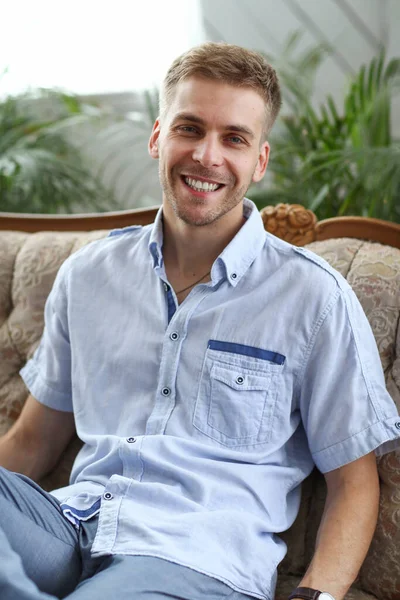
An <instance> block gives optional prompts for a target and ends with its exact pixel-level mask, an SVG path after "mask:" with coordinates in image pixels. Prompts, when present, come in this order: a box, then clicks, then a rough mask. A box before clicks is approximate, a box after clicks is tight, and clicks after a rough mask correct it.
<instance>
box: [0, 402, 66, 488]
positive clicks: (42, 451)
mask: <svg viewBox="0 0 400 600" xmlns="http://www.w3.org/2000/svg"><path fill="white" fill-rule="evenodd" d="M74 431H75V423H74V416H73V414H72V413H70V412H62V411H59V410H54V409H53V408H49V407H48V406H45V405H44V404H41V403H40V402H38V401H37V400H35V398H33V396H29V397H28V399H27V401H26V403H25V405H24V408H23V410H22V412H21V415H20V417H19V419H18V420H17V422H16V423H15V424H14V425H13V427H11V429H10V430H9V431H8V432H7V433H6V434H5V435H4V436H3V437H2V438H0V465H1V466H2V467H5V468H6V469H8V470H10V471H16V472H18V473H23V474H24V475H28V477H31V478H32V479H34V480H39V479H41V478H42V477H43V476H44V475H46V474H47V473H48V472H49V471H51V469H52V468H53V467H54V466H55V465H56V463H57V461H58V460H59V458H60V456H61V453H62V452H63V450H64V449H65V448H66V446H67V444H68V442H69V441H70V440H71V438H72V436H73V434H74Z"/></svg>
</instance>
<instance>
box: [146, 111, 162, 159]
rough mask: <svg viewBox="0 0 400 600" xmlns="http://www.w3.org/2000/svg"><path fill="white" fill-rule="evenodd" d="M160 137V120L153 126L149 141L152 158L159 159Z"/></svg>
mask: <svg viewBox="0 0 400 600" xmlns="http://www.w3.org/2000/svg"><path fill="white" fill-rule="evenodd" d="M159 137H160V118H158V119H157V120H156V122H155V123H154V125H153V130H152V132H151V136H150V139H149V145H148V150H149V154H150V156H151V158H159V156H160V154H159V151H158V138H159Z"/></svg>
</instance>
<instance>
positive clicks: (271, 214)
mask: <svg viewBox="0 0 400 600" xmlns="http://www.w3.org/2000/svg"><path fill="white" fill-rule="evenodd" d="M260 212H261V217H262V220H263V223H264V227H265V229H266V230H267V231H268V232H269V233H273V234H274V235H276V236H277V237H279V238H281V239H282V240H285V241H286V242H289V243H290V244H295V245H296V246H304V245H305V244H309V243H310V242H313V241H315V239H316V231H315V226H316V223H317V217H316V216H315V214H314V213H313V212H312V211H311V210H308V209H307V208H304V206H302V205H301V204H277V205H276V206H266V207H265V208H263V209H262V210H261V211H260Z"/></svg>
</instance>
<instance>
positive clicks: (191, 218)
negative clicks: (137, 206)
mask: <svg viewBox="0 0 400 600" xmlns="http://www.w3.org/2000/svg"><path fill="white" fill-rule="evenodd" d="M279 107H280V92H279V85H278V81H277V78H276V74H275V72H274V70H273V69H272V68H271V67H270V66H269V65H268V64H267V63H266V62H265V60H264V59H263V58H262V57H261V56H260V55H258V54H256V53H253V52H249V51H247V50H245V49H243V48H239V47H236V46H231V45H226V44H211V43H210V44H204V45H202V46H200V47H197V48H194V49H192V50H191V51H189V52H187V53H186V54H184V55H183V56H182V57H180V58H178V59H177V60H176V61H175V62H174V63H173V65H172V66H171V68H170V70H169V72H168V73H167V76H166V79H165V82H164V86H163V90H162V100H161V111H160V117H159V118H158V119H157V121H156V122H155V124H154V128H153V132H152V134H151V137H150V142H149V152H150V155H151V156H152V157H153V158H154V159H156V160H158V161H159V172H160V180H161V185H162V189H163V205H162V210H160V212H159V214H158V216H157V219H156V221H155V224H154V226H147V227H143V228H142V227H131V228H127V229H124V230H119V231H115V232H112V234H111V235H110V236H109V237H108V238H106V239H104V240H100V241H97V242H94V243H92V244H90V245H88V246H86V247H85V248H83V249H82V250H80V251H79V252H77V253H75V254H74V255H72V256H71V257H70V258H69V259H68V260H67V261H66V262H65V263H64V264H63V266H62V267H61V269H60V271H59V273H58V275H57V278H56V281H55V284H54V287H53V290H52V292H51V294H50V296H49V299H48V302H47V305H46V327H45V331H44V335H43V338H42V342H41V345H40V347H39V349H38V351H37V352H36V354H35V356H34V358H33V360H32V361H30V362H29V363H28V364H27V365H26V366H25V367H24V369H23V370H22V372H21V374H22V376H23V378H24V380H25V382H26V384H27V386H28V388H29V390H30V392H31V396H30V397H29V398H28V400H27V403H26V405H25V407H24V409H23V412H22V414H21V417H20V419H19V421H18V422H17V423H16V425H15V426H14V427H13V428H12V430H11V431H10V432H9V433H8V434H7V435H6V436H4V438H3V439H2V441H1V444H0V463H1V464H2V465H3V466H4V467H6V469H8V470H6V469H3V470H2V471H1V480H0V482H1V486H0V487H1V490H2V491H1V495H0V497H1V500H0V502H1V503H0V506H1V509H2V510H0V515H1V516H0V523H1V529H0V565H1V566H0V590H1V592H0V596H1V598H2V599H3V600H9V599H12V600H27V599H29V600H37V599H41V598H54V597H65V596H68V598H73V599H92V598H96V599H102V598H110V597H111V598H125V597H126V598H138V599H141V598H142V596H144V595H146V598H149V599H150V600H156V599H160V598H165V597H172V596H174V597H179V598H186V599H188V600H201V599H203V598H204V599H205V598H207V599H210V598H222V597H227V596H229V598H230V599H231V600H232V599H235V600H236V598H237V599H239V598H241V600H244V598H245V597H246V598H249V597H253V598H261V599H266V600H272V599H273V598H274V588H275V583H276V567H277V565H278V563H279V562H280V561H281V560H282V558H283V556H284V554H285V545H284V543H283V542H282V541H281V540H280V539H279V537H277V535H276V534H277V533H279V532H281V531H284V530H285V529H287V528H288V527H289V526H290V525H291V524H292V522H293V521H294V519H295V516H296V513H297V510H298V506H299V501H300V483H301V481H302V480H303V479H304V478H305V477H306V476H307V475H308V474H309V473H310V471H311V470H312V468H313V466H314V464H316V465H317V466H318V468H319V469H320V470H321V471H322V472H323V473H325V477H326V482H327V488H328V495H327V502H326V507H325V511H324V516H323V520H322V523H321V526H320V530H319V536H318V541H317V547H316V550H315V555H314V558H313V561H312V563H311V564H310V566H309V569H308V570H307V573H306V574H305V576H304V578H303V579H302V581H301V582H299V586H300V587H299V589H297V590H295V591H294V592H293V594H292V596H291V598H297V599H301V598H310V599H317V598H318V597H319V599H320V600H328V599H331V598H332V597H333V598H335V599H336V600H342V599H343V598H344V595H345V593H346V590H347V589H348V587H349V586H350V585H351V583H352V582H353V580H354V579H355V577H356V575H357V572H358V570H359V568H360V565H361V563H362V561H363V559H364V557H365V554H366V552H367V549H368V546H369V544H370V541H371V538H372V534H373V531H374V528H375V524H376V518H377V510H378V494H379V487H378V477H377V470H376V463H375V455H374V451H376V452H380V453H383V452H385V451H387V450H388V449H389V447H390V442H391V441H392V442H396V441H398V439H399V432H398V430H397V429H396V427H395V423H396V422H398V416H397V413H396V410H395V407H394V404H393V402H392V401H391V399H390V397H389V396H388V394H387V392H386V389H385V385H384V380H383V375H382V371H381V368H380V360H379V356H378V353H377V349H376V346H375V342H374V339H373V336H372V333H371V330H370V328H369V326H368V323H367V320H366V318H365V316H364V314H363V312H362V310H361V308H360V306H359V304H358V302H357V300H356V298H355V296H354V294H353V292H352V291H351V289H350V287H349V286H348V284H347V283H346V281H345V280H344V279H343V278H342V277H340V275H339V274H338V273H336V272H335V271H334V270H333V269H331V268H330V267H329V266H328V265H327V264H326V263H325V262H324V261H323V260H321V259H319V258H318V257H316V256H315V255H313V254H311V253H309V252H307V251H305V250H303V249H298V248H295V247H292V246H290V245H289V244H286V243H285V242H283V241H281V240H278V239H276V238H274V237H273V236H271V235H269V234H267V233H266V232H265V231H264V229H263V225H262V222H261V219H260V216H259V214H258V211H257V210H256V208H255V206H254V205H253V204H252V203H251V202H250V201H248V200H244V195H245V193H246V190H247V189H248V186H249V185H250V183H251V182H253V181H254V182H256V181H260V180H261V179H262V177H263V176H264V173H265V171H266V168H267V164H268V157H269V145H268V142H267V141H266V136H267V134H268V132H269V130H270V128H271V126H272V124H273V122H274V120H275V118H276V116H277V114H278V111H279ZM75 427H76V431H77V434H78V436H79V437H80V439H81V440H82V441H83V444H84V445H83V448H82V450H81V451H80V453H79V455H78V457H77V459H76V461H75V464H74V467H73V471H72V474H71V485H70V486H68V487H67V488H64V489H61V490H57V491H55V492H54V493H53V495H50V494H46V493H45V492H43V491H42V490H40V488H39V487H38V486H36V485H35V484H34V483H33V482H32V481H31V480H29V479H27V478H26V477H24V476H19V475H15V474H14V473H11V472H10V471H18V472H20V473H24V474H25V475H29V476H30V477H32V478H33V479H39V478H40V477H41V476H43V474H44V473H46V472H47V471H49V470H50V469H51V468H52V467H53V465H54V464H55V463H56V461H57V460H58V458H59V456H60V455H61V453H62V451H63V450H64V448H65V446H66V444H67V443H68V442H69V440H70V439H71V437H72V435H73V432H74V430H75Z"/></svg>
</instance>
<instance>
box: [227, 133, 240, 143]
mask: <svg viewBox="0 0 400 600" xmlns="http://www.w3.org/2000/svg"><path fill="white" fill-rule="evenodd" d="M227 139H228V140H229V141H230V142H232V144H235V145H240V144H244V141H243V140H242V138H241V137H239V136H238V135H230V136H229V137H228V138H227Z"/></svg>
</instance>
